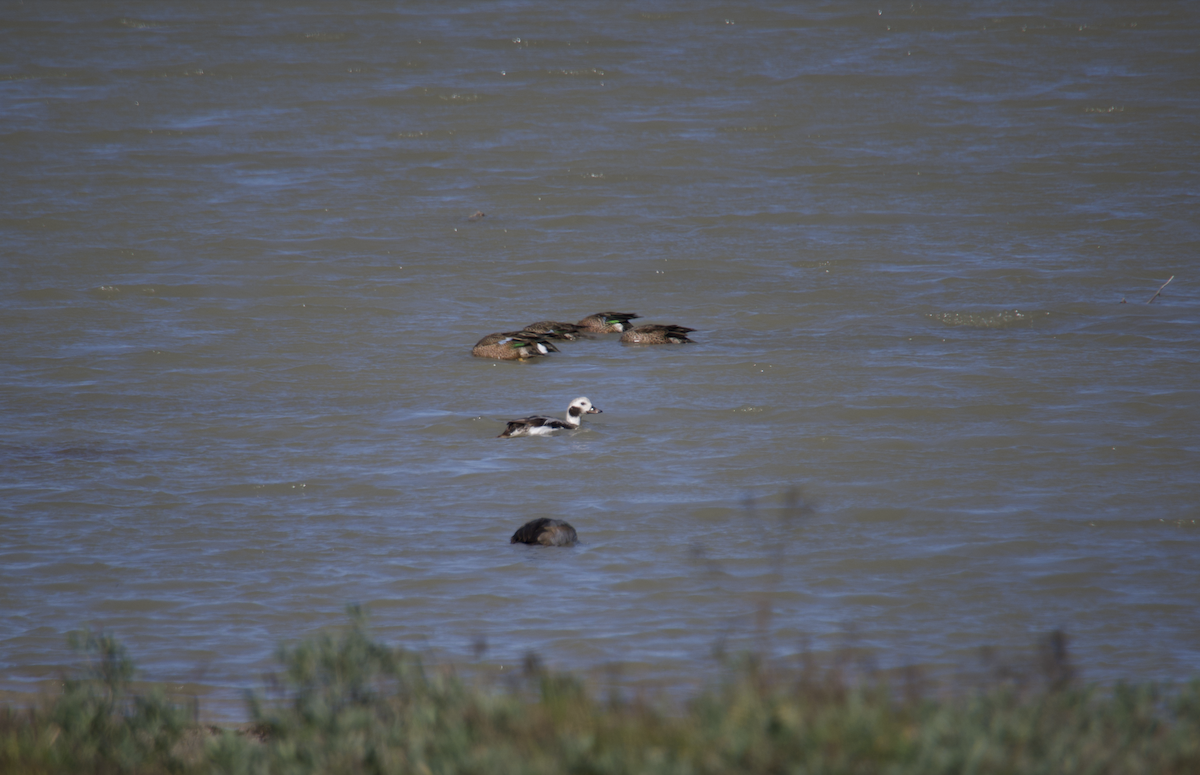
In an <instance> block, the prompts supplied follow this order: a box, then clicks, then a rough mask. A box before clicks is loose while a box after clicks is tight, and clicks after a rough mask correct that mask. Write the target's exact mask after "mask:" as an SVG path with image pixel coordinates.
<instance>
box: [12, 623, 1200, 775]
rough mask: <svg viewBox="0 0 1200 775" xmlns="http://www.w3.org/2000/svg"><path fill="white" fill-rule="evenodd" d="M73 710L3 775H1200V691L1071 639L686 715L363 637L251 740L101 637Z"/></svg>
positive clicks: (264, 705)
mask: <svg viewBox="0 0 1200 775" xmlns="http://www.w3.org/2000/svg"><path fill="white" fill-rule="evenodd" d="M73 645H75V647H76V649H77V650H78V651H79V652H80V654H81V655H82V656H83V658H84V665H83V666H82V667H81V668H79V670H78V671H77V674H76V675H74V676H72V677H70V678H67V679H65V680H64V683H63V688H62V690H61V692H60V693H58V694H56V695H54V696H51V697H47V698H44V699H43V700H41V701H40V702H38V703H36V704H34V705H33V706H31V707H14V706H11V705H9V706H5V707H0V772H5V773H186V774H190V773H276V772H287V773H409V772H415V773H488V774H489V775H495V774H497V773H589V774H599V773H639V772H645V773H734V772H736V773H793V772H794V773H826V772H828V773H882V772H887V773H914V774H915V773H921V775H931V774H934V773H966V772H969V773H1023V774H1024V773H1043V772H1044V773H1056V774H1059V773H1146V772H1154V773H1159V774H1160V775H1161V774H1170V773H1181V774H1182V773H1196V772H1200V680H1192V681H1190V682H1188V683H1182V684H1178V685H1171V686H1161V685H1155V684H1118V685H1116V686H1112V687H1107V688H1102V687H1096V686H1085V685H1082V684H1080V683H1079V681H1078V680H1077V678H1076V677H1075V672H1074V670H1073V668H1072V665H1071V663H1070V660H1069V656H1068V654H1067V649H1066V639H1065V637H1064V636H1062V635H1061V634H1058V633H1055V634H1052V635H1051V636H1050V637H1048V638H1047V639H1046V641H1045V642H1044V643H1043V644H1042V647H1041V649H1040V650H1039V654H1040V661H1039V663H1038V665H1037V666H1036V667H1035V668H1033V669H1032V670H1031V671H1030V672H1029V673H1028V674H1022V675H1014V674H1007V675H1004V676H1000V675H997V677H996V678H995V679H994V680H993V681H992V682H991V683H990V685H987V686H983V687H971V688H969V689H966V690H963V691H953V692H950V693H949V695H946V693H945V692H941V691H939V692H937V693H936V696H934V695H935V693H933V692H930V691H929V689H928V687H926V686H923V685H922V681H921V680H920V679H919V678H917V677H913V676H908V678H907V680H899V681H897V680H896V679H895V677H894V676H893V677H892V678H890V679H888V678H870V677H868V678H860V679H855V680H849V679H848V678H847V676H846V673H845V671H843V670H842V669H840V668H839V666H838V665H837V664H831V665H817V664H813V663H812V662H811V661H809V662H806V663H805V664H803V665H801V666H799V667H784V666H774V665H771V664H768V663H767V662H766V661H765V660H763V659H761V658H757V657H754V656H743V657H741V658H736V659H728V660H726V661H725V665H724V667H725V669H724V670H723V671H721V672H722V673H723V677H722V678H721V680H719V681H717V682H716V683H714V684H712V685H710V686H709V688H707V689H705V690H703V691H701V692H699V693H698V694H696V695H695V696H693V697H692V698H691V699H690V700H688V701H686V702H675V701H665V700H664V701H650V700H646V699H645V698H642V697H636V696H635V697H628V696H623V695H622V693H621V692H618V691H612V692H610V693H609V694H608V696H598V695H597V694H596V693H594V692H591V691H589V690H588V689H587V688H586V686H585V683H584V682H583V681H581V680H580V679H578V678H576V677H575V676H573V675H571V674H569V673H560V672H552V671H549V670H546V669H545V668H543V667H542V666H541V664H540V662H539V661H538V660H537V659H536V658H535V657H532V656H531V657H530V658H529V659H527V660H526V665H525V669H524V671H523V673H522V674H521V676H520V677H519V678H518V679H517V680H514V681H511V682H508V683H506V684H492V685H487V686H483V685H479V683H478V682H470V681H467V680H464V679H463V678H462V677H461V676H460V675H458V673H457V672H456V671H454V670H453V669H441V668H437V669H434V668H427V667H425V666H424V665H423V664H422V662H421V660H420V658H419V657H418V656H417V655H416V654H414V653H413V652H410V651H406V650H403V649H396V648H392V647H390V646H387V645H384V644H381V643H378V642H376V641H374V640H372V639H371V637H370V635H369V633H368V631H367V626H366V620H365V617H364V616H363V615H362V614H361V612H358V611H357V610H354V609H352V610H351V621H350V626H349V627H347V628H346V629H345V631H343V632H340V633H336V634H329V633H325V634H321V635H318V636H316V637H314V638H311V639H309V640H306V641H303V642H301V643H299V644H296V645H294V646H285V647H280V648H279V649H278V651H277V658H278V660H279V664H280V670H279V672H278V673H276V674H275V675H274V676H272V678H271V680H270V681H269V682H268V686H267V688H266V691H265V693H263V694H258V693H255V694H251V695H249V696H248V697H247V705H248V711H249V717H250V718H251V719H252V722H251V723H250V724H249V725H245V726H243V727H242V728H237V729H230V728H220V727H210V726H206V725H202V724H199V723H198V722H197V721H196V720H195V719H197V718H198V707H196V705H195V703H192V704H191V705H190V706H189V705H188V704H186V703H185V704H179V703H177V702H175V701H173V700H171V699H170V698H168V696H167V695H166V694H165V693H164V692H163V690H162V689H161V688H160V687H157V686H148V687H143V686H142V685H141V684H135V683H134V682H133V677H134V674H135V669H134V665H133V662H132V661H131V660H130V658H129V656H128V655H127V654H126V652H125V649H124V648H123V647H122V646H121V645H120V644H119V643H118V642H117V641H115V640H114V639H113V638H111V637H109V636H104V635H94V634H87V633H85V634H84V635H83V636H81V637H79V638H77V639H76V641H75V642H74V643H73Z"/></svg>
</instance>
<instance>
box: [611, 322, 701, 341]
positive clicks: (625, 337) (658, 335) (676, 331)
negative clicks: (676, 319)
mask: <svg viewBox="0 0 1200 775" xmlns="http://www.w3.org/2000/svg"><path fill="white" fill-rule="evenodd" d="M695 330H696V329H694V328H688V327H686V326H660V325H648V326H638V327H637V328H632V329H630V330H628V331H626V332H625V333H623V334H621V341H622V342H630V343H632V344H685V343H687V342H691V341H692V340H691V339H688V336H687V335H688V334H689V333H690V332H692V331H695Z"/></svg>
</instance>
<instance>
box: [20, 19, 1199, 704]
mask: <svg viewBox="0 0 1200 775" xmlns="http://www.w3.org/2000/svg"><path fill="white" fill-rule="evenodd" d="M1197 40H1200V7H1198V6H1197V5H1196V4H1194V3H1188V2H1156V3H1150V2H1147V3H1139V4H1137V5H1131V4H1125V3H1086V4H1080V3H1073V2H1072V3H1040V2H1039V3H1032V2H1030V3H1000V2H995V3H970V4H966V3H960V4H942V3H915V4H910V3H908V2H903V3H893V2H884V3H879V4H877V5H871V6H866V5H863V4H849V5H848V4H844V3H835V2H825V3H821V2H815V3H807V4H792V3H774V4H769V3H753V4H749V3H708V2H688V3H682V2H680V3H671V2H662V3H649V4H634V3H611V4H603V5H600V4H596V5H593V6H591V7H589V8H585V9H574V8H568V7H566V6H565V4H558V3H548V2H495V3H487V4H482V3H481V4H470V5H467V4H461V5H458V6H456V5H455V4H451V3H437V2H415V3H403V4H398V3H356V4H352V5H347V4H343V3H334V2H325V1H323V0H313V1H312V2H306V3H297V4H291V7H289V8H286V9H285V8H284V7H283V6H273V5H271V4H254V5H247V4H242V3H224V4H221V3H171V4H162V3H150V2H140V3H139V2H122V3H115V2H101V1H98V2H90V3H86V4H82V3H34V2H25V3H17V2H10V3H6V4H4V5H3V7H0V172H2V183H0V261H2V264H0V299H2V303H0V336H2V337H3V345H2V346H0V400H2V407H3V429H2V430H0V690H3V691H4V692H6V693H7V694H6V695H5V696H20V695H21V694H22V693H26V692H33V691H37V690H39V689H41V688H45V687H47V686H50V685H52V684H53V681H54V679H55V678H56V677H57V676H58V675H59V672H60V670H61V669H62V666H63V665H66V664H69V663H70V662H71V655H70V650H69V648H68V646H67V633H69V632H71V631H73V630H78V629H81V628H84V627H90V628H92V629H101V630H104V631H106V632H111V633H113V634H115V635H117V636H118V637H119V638H120V639H121V640H122V642H124V643H125V644H126V645H127V646H128V647H129V649H130V651H131V653H132V654H133V656H134V657H135V659H136V660H137V661H138V664H139V665H140V666H141V667H142V668H143V669H144V672H145V675H146V677H147V678H150V679H153V680H161V681H167V682H170V685H171V686H172V687H174V688H175V689H177V690H179V691H183V692H187V693H192V694H195V695H197V696H200V697H201V699H202V702H203V703H204V708H205V712H206V713H211V714H215V715H217V716H224V717H237V716H238V715H239V714H240V713H241V712H242V711H241V705H240V699H239V698H240V696H241V691H242V690H243V689H245V688H252V687H256V686H261V675H262V673H263V671H264V670H267V669H269V668H270V666H271V664H272V662H271V658H272V652H273V650H274V648H275V647H276V646H277V645H278V644H280V643H284V642H292V641H295V640H296V639H299V638H303V637H306V636H308V635H311V634H313V633H315V632H318V631H321V630H322V629H325V628H331V627H336V626H339V625H341V624H343V623H344V622H345V610H346V606H347V605H348V604H351V603H359V604H362V605H363V606H365V607H366V608H367V609H369V611H370V615H371V619H370V621H371V626H372V631H373V632H374V633H375V635H376V636H377V637H379V638H380V639H381V640H385V641H387V642H389V643H394V644H397V645H405V646H411V647H415V648H420V649H424V650H427V651H428V652H430V653H431V654H436V655H439V657H438V658H446V659H451V660H458V659H463V660H472V659H475V658H476V657H479V658H481V659H482V660H483V662H484V663H485V664H487V665H492V666H495V668H496V669H499V668H500V667H501V666H511V665H515V664H519V662H520V660H521V659H522V657H523V655H524V654H526V653H527V652H528V651H531V650H532V651H536V652H537V653H539V654H540V655H541V656H542V658H543V659H544V660H545V661H546V662H547V663H548V664H550V665H552V666H554V667H556V668H563V669H572V670H581V671H617V672H620V673H621V674H622V675H625V676H627V677H628V678H629V679H630V680H646V681H651V682H655V681H658V682H661V684H663V685H672V684H673V683H678V682H680V681H682V682H687V681H694V680H695V679H696V677H697V676H703V675H706V674H708V673H709V672H710V671H711V670H712V667H713V664H714V662H713V657H712V654H713V651H714V649H718V648H724V649H727V650H737V649H741V648H760V649H763V650H765V651H767V652H768V653H770V654H772V655H776V656H780V657H786V656H788V655H793V654H798V653H802V652H805V651H814V652H817V653H834V652H837V651H839V650H841V649H844V648H847V647H851V648H853V649H855V650H856V652H857V653H859V654H865V655H866V658H867V659H869V660H870V661H871V662H872V663H873V664H875V665H877V666H880V667H884V668H888V667H901V666H917V667H920V668H922V669H924V670H927V671H930V672H931V673H937V672H944V671H951V672H953V671H959V670H964V669H968V668H969V666H971V665H973V664H978V663H979V660H980V656H979V655H980V650H981V648H983V647H993V648H995V649H997V650H998V653H1002V654H1021V653H1024V652H1026V651H1028V649H1029V648H1030V647H1031V646H1032V644H1034V643H1035V642H1036V640H1037V639H1038V638H1039V637H1041V636H1042V635H1044V634H1045V633H1047V632H1049V631H1051V630H1054V629H1061V630H1063V631H1065V632H1066V633H1067V634H1068V635H1069V636H1070V638H1071V647H1072V650H1073V654H1074V658H1075V659H1076V660H1077V664H1078V665H1079V667H1080V669H1081V671H1082V674H1083V677H1084V678H1085V679H1086V680H1091V681H1099V682H1112V681H1116V680H1121V679H1131V680H1174V679H1181V678H1186V677H1191V676H1195V675H1196V674H1197V673H1200V584H1197V577H1198V575H1200V526H1198V525H1197V522H1196V520H1197V519H1198V518H1200V337H1198V325H1200V293H1198V292H1197V289H1198V288H1200V272H1197V268H1198V264H1200V258H1198V257H1200V218H1198V217H1197V214H1198V206H1200V193H1198V192H1200V143H1198V142H1197V137H1198V135H1197V131H1198V130H1197V127H1200V76H1198V74H1200V49H1198V48H1197V45H1196V41H1197ZM477 210H478V211H482V212H484V213H486V217H483V218H477V219H475V220H471V219H470V218H469V216H471V215H472V214H473V213H475V212H476V211H477ZM1171 277H1174V280H1173V281H1172V282H1171V283H1170V284H1169V285H1167V286H1166V287H1165V288H1163V290H1162V295H1161V296H1159V297H1158V298H1156V299H1154V301H1153V303H1147V302H1148V301H1149V300H1150V299H1151V297H1152V296H1153V295H1154V293H1155V291H1156V290H1158V289H1159V288H1160V286H1162V285H1163V283H1165V282H1167V280H1168V279H1169V278H1171ZM601 310H615V311H622V312H635V313H638V314H640V315H641V316H642V319H641V320H639V321H638V322H650V323H675V324H681V325H685V326H689V327H692V328H695V329H697V331H696V333H695V334H694V335H693V336H694V338H695V339H696V344H693V345H681V346H661V347H646V346H641V347H639V346H630V345H622V344H620V343H619V342H618V341H617V340H616V337H615V336H605V337H599V338H596V339H592V340H588V341H581V342H576V343H564V344H562V345H561V346H560V349H561V352H560V353H558V354H554V355H552V356H551V357H549V358H546V359H544V360H542V361H539V362H531V363H514V362H497V361H491V360H485V359H480V358H473V357H472V356H471V354H470V349H471V346H472V345H473V344H474V343H475V341H476V340H478V339H479V338H480V337H482V336H483V335H485V334H488V333H492V332H497V331H508V330H513V329H516V328H520V327H522V326H524V325H525V324H528V323H532V322H534V321H538V320H545V319H553V320H563V321H575V320H579V319H580V318H582V317H584V316H586V315H588V314H591V313H593V312H597V311H601ZM581 395H586V396H588V397H589V398H590V399H591V400H592V402H593V403H595V404H596V405H597V406H598V407H600V408H601V409H602V410H603V414H599V415H592V416H589V417H588V418H587V422H586V423H585V425H584V427H583V428H582V429H581V430H579V431H577V432H574V433H571V434H568V435H566V436H561V437H553V438H533V439H530V438H521V439H497V438H496V436H497V434H498V433H499V432H500V431H501V430H503V428H504V422H505V421H506V420H509V419H513V418H516V417H522V416H525V415H528V414H534V413H548V414H559V415H560V414H561V413H562V412H563V411H564V410H565V409H566V406H567V403H568V402H569V401H570V400H571V399H573V398H575V397H576V396H581ZM535 517H557V518H563V519H567V520H569V521H570V522H571V523H572V524H573V525H574V526H575V527H576V529H577V530H578V531H579V534H580V537H581V540H582V544H581V545H580V546H578V547H576V548H573V549H545V548H533V547H526V546H520V545H518V546H513V545H510V544H509V536H510V535H511V534H512V532H513V531H514V530H515V529H516V528H517V527H518V526H519V525H520V524H521V523H523V522H524V521H526V520H527V519H532V518H535ZM484 644H486V650H483V649H482V646H483V645H484Z"/></svg>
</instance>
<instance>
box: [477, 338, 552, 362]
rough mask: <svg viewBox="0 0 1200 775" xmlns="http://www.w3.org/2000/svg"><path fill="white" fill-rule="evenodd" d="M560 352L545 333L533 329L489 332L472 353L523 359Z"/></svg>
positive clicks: (488, 356)
mask: <svg viewBox="0 0 1200 775" xmlns="http://www.w3.org/2000/svg"><path fill="white" fill-rule="evenodd" d="M552 352H558V348H557V347H555V346H554V345H553V344H551V343H550V340H549V339H547V338H546V337H545V335H544V334H537V333H534V332H533V331H507V332H504V333H500V334H488V335H487V336H485V337H484V338H482V339H480V340H479V341H478V342H476V343H475V346H474V347H472V348H471V355H474V356H475V357H477V358H496V359H498V360H502V361H523V360H526V359H528V358H539V357H541V356H543V355H549V354H550V353H552Z"/></svg>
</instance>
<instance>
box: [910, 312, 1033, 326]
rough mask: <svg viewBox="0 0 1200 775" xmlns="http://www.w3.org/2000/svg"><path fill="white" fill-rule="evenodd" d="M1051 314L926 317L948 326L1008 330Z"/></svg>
mask: <svg viewBox="0 0 1200 775" xmlns="http://www.w3.org/2000/svg"><path fill="white" fill-rule="evenodd" d="M1049 314H1050V313H1049V312H1022V311H1021V310H1019V309H1012V310H1004V311H1002V312H988V313H976V312H930V313H929V314H927V315H926V317H928V318H929V319H931V320H936V321H938V322H939V323H943V324H945V325H947V326H967V327H969V328H1008V327H1009V326H1016V325H1022V324H1028V323H1030V322H1031V321H1032V320H1033V319H1034V318H1035V317H1044V316H1046V315H1049Z"/></svg>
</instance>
